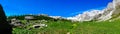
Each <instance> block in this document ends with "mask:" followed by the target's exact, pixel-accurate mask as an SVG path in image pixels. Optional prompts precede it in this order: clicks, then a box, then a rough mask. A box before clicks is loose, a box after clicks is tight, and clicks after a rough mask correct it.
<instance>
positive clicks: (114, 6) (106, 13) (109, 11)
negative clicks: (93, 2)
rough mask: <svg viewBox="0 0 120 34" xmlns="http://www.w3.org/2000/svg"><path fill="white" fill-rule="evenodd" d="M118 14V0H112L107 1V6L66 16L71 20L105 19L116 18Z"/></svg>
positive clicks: (119, 6) (119, 14) (119, 4)
mask: <svg viewBox="0 0 120 34" xmlns="http://www.w3.org/2000/svg"><path fill="white" fill-rule="evenodd" d="M119 16H120V0H113V2H109V3H108V5H107V7H106V8H105V9H103V10H91V11H87V12H84V13H83V14H79V15H76V16H75V17H71V18H67V19H69V20H73V21H75V20H76V21H91V20H98V21H106V20H109V19H113V18H117V17H119Z"/></svg>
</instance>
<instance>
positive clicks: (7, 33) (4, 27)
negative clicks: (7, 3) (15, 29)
mask: <svg viewBox="0 0 120 34" xmlns="http://www.w3.org/2000/svg"><path fill="white" fill-rule="evenodd" d="M0 33H1V34H12V27H11V26H10V24H9V23H8V22H7V20H6V16H5V13H4V11H3V8H2V6H1V5H0Z"/></svg>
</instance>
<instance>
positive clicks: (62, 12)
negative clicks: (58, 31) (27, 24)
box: [0, 0, 112, 17]
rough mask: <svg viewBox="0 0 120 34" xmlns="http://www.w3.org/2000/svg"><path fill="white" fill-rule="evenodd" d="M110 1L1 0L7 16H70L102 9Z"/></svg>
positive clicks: (0, 2) (110, 0)
mask: <svg viewBox="0 0 120 34" xmlns="http://www.w3.org/2000/svg"><path fill="white" fill-rule="evenodd" d="M108 2H112V0H0V4H2V6H3V8H4V11H5V13H6V15H7V16H10V15H22V14H48V15H51V16H63V17H69V16H74V15H77V14H79V13H83V12H84V11H86V10H90V9H99V10H101V9H103V8H104V7H106V6H107V4H108ZM78 12H79V13H78Z"/></svg>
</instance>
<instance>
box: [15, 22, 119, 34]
mask: <svg viewBox="0 0 120 34" xmlns="http://www.w3.org/2000/svg"><path fill="white" fill-rule="evenodd" d="M119 22H120V21H117V20H116V21H113V22H108V21H105V22H83V23H82V22H81V23H78V22H74V23H72V22H68V21H57V22H54V21H48V23H46V24H47V25H48V27H47V28H43V29H32V30H27V29H21V28H13V34H67V33H68V32H70V33H71V34H120V23H119Z"/></svg>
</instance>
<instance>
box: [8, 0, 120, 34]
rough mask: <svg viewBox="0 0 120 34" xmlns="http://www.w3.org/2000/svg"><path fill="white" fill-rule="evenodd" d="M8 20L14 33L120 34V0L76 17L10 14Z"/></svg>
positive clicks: (114, 0)
mask: <svg viewBox="0 0 120 34" xmlns="http://www.w3.org/2000/svg"><path fill="white" fill-rule="evenodd" d="M7 20H8V22H9V23H10V25H12V27H13V31H12V33H13V34H120V27H119V26H120V23H119V22H120V1H119V0H113V2H110V3H108V5H107V7H106V8H105V9H103V10H91V11H87V12H84V13H83V14H78V15H76V16H74V17H67V18H62V17H61V16H48V15H43V14H39V15H19V16H8V17H7Z"/></svg>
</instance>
